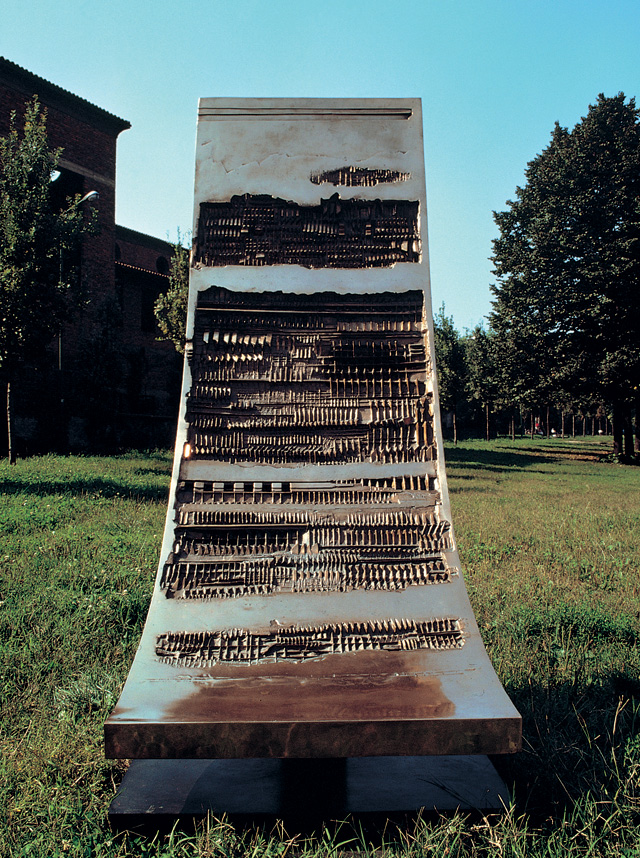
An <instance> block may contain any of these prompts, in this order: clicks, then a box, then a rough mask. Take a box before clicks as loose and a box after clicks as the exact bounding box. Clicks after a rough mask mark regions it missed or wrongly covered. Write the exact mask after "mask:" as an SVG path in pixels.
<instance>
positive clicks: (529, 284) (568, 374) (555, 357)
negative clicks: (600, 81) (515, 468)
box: [491, 93, 640, 453]
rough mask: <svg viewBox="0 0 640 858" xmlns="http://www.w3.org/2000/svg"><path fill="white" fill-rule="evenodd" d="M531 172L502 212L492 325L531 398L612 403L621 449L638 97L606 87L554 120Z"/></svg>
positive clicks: (636, 358)
mask: <svg viewBox="0 0 640 858" xmlns="http://www.w3.org/2000/svg"><path fill="white" fill-rule="evenodd" d="M525 175H526V183H525V185H524V186H523V187H518V188H516V199H515V200H514V201H511V200H510V201H508V202H507V206H508V208H507V210H506V211H503V212H498V213H495V212H494V218H495V220H496V223H497V225H498V227H499V230H500V236H499V238H497V239H496V240H495V241H494V255H493V261H494V264H495V269H494V273H495V274H496V276H497V278H498V280H497V283H496V285H495V286H493V287H492V291H493V293H494V295H495V301H494V302H493V308H494V309H493V313H492V315H491V325H492V327H493V329H494V331H495V332H496V335H497V336H498V338H499V341H500V346H501V350H502V353H503V358H504V360H505V361H506V363H507V365H508V367H507V368H508V376H509V378H510V380H511V383H512V385H513V389H514V394H515V396H516V398H517V399H518V401H519V402H520V403H521V404H522V405H524V406H527V405H528V406H529V407H531V406H532V405H533V404H534V402H536V401H537V404H541V403H542V402H546V403H547V404H548V403H549V402H550V401H551V400H552V399H553V398H554V397H556V396H559V397H560V398H563V399H565V400H566V399H569V400H571V401H585V399H588V400H590V401H592V402H597V401H603V402H606V403H608V404H609V406H610V408H611V410H612V413H613V424H614V452H616V453H621V452H622V447H621V445H622V424H623V419H624V414H625V411H627V412H628V411H629V409H630V408H631V405H632V404H633V402H634V399H637V388H638V384H639V382H640V205H639V200H640V122H639V112H638V110H636V106H635V101H634V99H630V100H629V101H628V102H626V101H625V96H624V95H623V94H622V93H619V94H618V95H617V96H615V97H613V98H605V96H604V95H602V94H601V95H599V96H598V100H597V102H596V104H595V105H591V106H590V107H589V112H588V114H587V116H586V117H583V118H582V119H581V121H580V122H579V123H578V124H577V125H576V126H575V128H574V129H573V130H572V131H569V130H567V129H566V128H562V127H561V126H560V125H559V124H557V123H556V126H555V128H554V131H553V133H552V136H551V142H550V143H549V145H548V147H547V148H546V149H545V150H544V151H543V152H542V153H541V154H540V155H538V156H537V157H536V158H534V159H533V161H531V162H529V164H528V166H527V169H526V171H525ZM636 405H637V402H636ZM636 411H637V408H636ZM627 434H629V435H630V433H627Z"/></svg>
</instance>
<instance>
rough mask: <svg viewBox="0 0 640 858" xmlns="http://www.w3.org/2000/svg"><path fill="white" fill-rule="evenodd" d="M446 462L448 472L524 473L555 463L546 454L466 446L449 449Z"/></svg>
mask: <svg viewBox="0 0 640 858" xmlns="http://www.w3.org/2000/svg"><path fill="white" fill-rule="evenodd" d="M445 461H446V463H447V470H452V471H455V470H457V469H458V468H464V469H466V470H474V469H478V470H485V471H504V470H510V471H524V470H530V469H531V468H532V467H533V466H534V465H535V466H539V465H540V464H541V463H545V464H548V463H550V462H553V457H551V456H547V455H546V454H545V453H531V452H529V451H527V450H495V449H490V448H487V449H486V450H482V449H477V448H469V447H465V446H464V445H460V446H458V447H447V448H446V450H445Z"/></svg>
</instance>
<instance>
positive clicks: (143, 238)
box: [116, 223, 173, 256]
mask: <svg viewBox="0 0 640 858" xmlns="http://www.w3.org/2000/svg"><path fill="white" fill-rule="evenodd" d="M118 239H120V241H129V242H131V244H141V245H142V246H143V247H149V248H156V249H158V250H163V251H164V252H165V253H167V254H168V255H169V256H171V254H172V253H173V243H172V242H170V241H166V240H165V239H162V238H156V237H155V235H148V234H147V233H145V232H138V231H137V230H135V229H131V228H130V227H128V226H120V224H118V223H117V224H116V241H118Z"/></svg>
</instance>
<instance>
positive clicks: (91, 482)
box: [0, 471, 169, 503]
mask: <svg viewBox="0 0 640 858" xmlns="http://www.w3.org/2000/svg"><path fill="white" fill-rule="evenodd" d="M157 473H159V474H165V475H166V471H158V472H157ZM166 481H167V484H166V486H149V485H147V486H131V485H125V484H123V483H119V482H118V481H116V480H109V479H104V478H101V477H87V478H75V479H71V480H65V479H48V480H47V479H44V480H43V479H40V480H38V481H37V482H34V481H32V480H28V479H4V480H2V481H0V493H2V494H7V495H18V494H27V495H36V496H37V497H48V496H49V495H76V496H77V495H84V496H91V497H103V498H115V497H120V498H127V499H133V500H141V501H162V502H164V503H166V501H167V499H168V497H169V476H168V475H166Z"/></svg>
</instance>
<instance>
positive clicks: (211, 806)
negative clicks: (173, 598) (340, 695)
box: [109, 756, 509, 827]
mask: <svg viewBox="0 0 640 858" xmlns="http://www.w3.org/2000/svg"><path fill="white" fill-rule="evenodd" d="M508 803H509V792H508V790H507V788H506V786H505V784H504V782H503V781H502V779H501V778H500V776H499V775H498V773H497V772H496V770H495V768H494V767H493V765H492V763H491V762H490V761H489V759H488V757H485V756H441V757H357V758H349V759H305V760H292V759H285V760H279V759H278V760H274V759H249V760H247V759H241V760H133V761H132V762H131V765H130V768H129V770H128V772H127V774H126V775H125V778H124V780H123V781H122V784H121V786H120V789H119V790H118V793H117V794H116V796H115V798H114V799H113V801H112V803H111V807H110V809H109V816H110V819H111V821H112V822H113V823H114V824H116V825H117V826H119V827H121V826H122V825H123V824H124V825H127V824H129V823H131V822H133V821H135V820H138V821H139V820H140V819H142V818H146V819H147V820H149V821H151V819H159V818H160V817H165V818H167V817H179V816H189V817H191V816H204V815H206V814H207V813H208V812H210V813H211V814H213V815H214V816H216V817H219V816H222V815H223V814H228V815H231V816H251V817H277V818H281V819H285V820H288V821H291V822H292V823H294V824H297V823H299V822H302V823H306V822H308V821H309V820H312V819H313V820H327V821H329V820H331V819H344V818H345V817H346V816H347V815H349V814H361V813H398V812H412V811H416V810H418V809H420V808H425V809H426V810H434V809H436V810H438V811H440V810H454V809H456V808H460V809H467V810H468V809H475V810H481V811H485V812H486V811H491V810H501V809H502V808H503V807H504V806H505V805H506V804H508Z"/></svg>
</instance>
